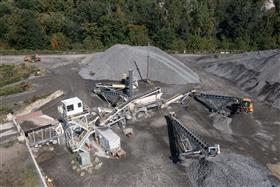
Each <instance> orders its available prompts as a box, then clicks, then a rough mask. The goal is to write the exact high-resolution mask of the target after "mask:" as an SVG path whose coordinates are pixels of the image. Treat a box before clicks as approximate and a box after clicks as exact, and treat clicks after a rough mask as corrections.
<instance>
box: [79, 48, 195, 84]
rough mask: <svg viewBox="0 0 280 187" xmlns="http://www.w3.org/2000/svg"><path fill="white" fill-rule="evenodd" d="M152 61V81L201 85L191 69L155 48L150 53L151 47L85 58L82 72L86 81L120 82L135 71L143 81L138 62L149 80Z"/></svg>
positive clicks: (104, 53)
mask: <svg viewBox="0 0 280 187" xmlns="http://www.w3.org/2000/svg"><path fill="white" fill-rule="evenodd" d="M148 51H149V52H148ZM148 54H149V55H148ZM148 56H149V57H148ZM148 59H149V60H148ZM148 61H149V62H150V63H149V71H148V74H149V75H148V78H149V79H150V80H154V81H160V82H162V83H166V84H178V85H184V84H188V83H200V79H199V76H198V75H197V74H196V73H195V72H193V71H192V70H191V69H190V68H188V67H187V66H185V65H184V64H182V63H181V62H180V61H179V60H177V59H176V58H174V57H172V56H170V55H168V54H167V53H165V52H164V51H162V50H160V49H159V48H157V47H153V46H150V47H149V50H148V47H147V46H129V45H114V46H113V47H111V48H109V49H107V50H106V51H105V52H103V53H99V54H96V55H91V56H89V57H88V58H86V59H84V60H83V61H82V64H84V67H82V68H81V70H80V72H79V73H80V75H81V77H82V78H84V79H92V80H120V79H121V78H122V77H123V74H124V73H127V72H128V70H130V69H132V70H134V76H135V77H136V78H137V79H139V80H140V75H139V73H138V71H137V68H136V65H135V62H136V63H137V66H138V67H139V70H140V72H141V75H142V78H143V79H146V78H147V64H148V63H147V62H148Z"/></svg>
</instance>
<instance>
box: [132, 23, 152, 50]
mask: <svg viewBox="0 0 280 187" xmlns="http://www.w3.org/2000/svg"><path fill="white" fill-rule="evenodd" d="M128 38H129V43H130V44H132V45H147V44H148V42H149V36H148V29H147V28H146V27H145V26H144V25H134V24H129V25H128Z"/></svg>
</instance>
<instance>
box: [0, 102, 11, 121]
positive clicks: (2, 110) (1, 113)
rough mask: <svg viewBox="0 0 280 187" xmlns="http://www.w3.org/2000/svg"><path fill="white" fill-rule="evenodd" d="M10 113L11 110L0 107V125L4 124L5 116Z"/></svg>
mask: <svg viewBox="0 0 280 187" xmlns="http://www.w3.org/2000/svg"><path fill="white" fill-rule="evenodd" d="M11 112H13V110H12V109H11V108H10V107H5V106H4V107H2V106H0V123H4V122H5V120H6V118H7V114H9V113H11Z"/></svg>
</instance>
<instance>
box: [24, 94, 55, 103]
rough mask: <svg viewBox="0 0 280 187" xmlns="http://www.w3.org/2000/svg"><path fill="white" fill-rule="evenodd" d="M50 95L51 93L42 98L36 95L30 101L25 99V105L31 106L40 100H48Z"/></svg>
mask: <svg viewBox="0 0 280 187" xmlns="http://www.w3.org/2000/svg"><path fill="white" fill-rule="evenodd" d="M49 95H51V93H45V94H43V95H40V96H37V95H34V96H33V97H31V98H29V99H25V100H24V104H25V105H28V104H31V103H33V102H35V101H37V100H39V99H45V98H47V97H48V96H49Z"/></svg>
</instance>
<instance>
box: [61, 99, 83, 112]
mask: <svg viewBox="0 0 280 187" xmlns="http://www.w3.org/2000/svg"><path fill="white" fill-rule="evenodd" d="M61 102H62V106H61V107H62V116H66V117H69V116H74V115H77V114H81V113H83V102H82V100H80V99H79V98H78V97H72V98H69V99H65V100H62V101H61Z"/></svg>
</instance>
